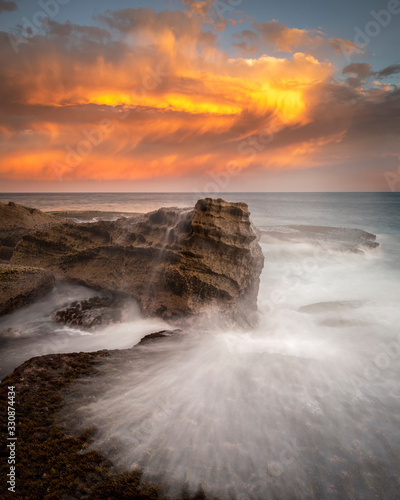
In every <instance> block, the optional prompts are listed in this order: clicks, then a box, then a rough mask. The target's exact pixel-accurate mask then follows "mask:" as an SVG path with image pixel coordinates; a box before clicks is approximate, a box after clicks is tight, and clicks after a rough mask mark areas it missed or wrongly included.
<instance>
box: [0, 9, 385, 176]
mask: <svg viewBox="0 0 400 500" xmlns="http://www.w3.org/2000/svg"><path fill="white" fill-rule="evenodd" d="M189 3H191V2H189ZM197 4H198V5H197ZM203 4H204V5H203ZM207 6H208V4H207V2H196V5H195V7H193V9H200V10H199V12H194V11H193V10H191V11H183V12H181V11H179V12H178V11H177V12H170V11H163V12H159V13H157V12H155V11H154V10H152V9H126V10H124V11H119V12H114V13H108V14H107V15H106V16H102V18H101V20H102V22H103V24H104V25H105V26H106V28H95V27H85V26H75V25H72V24H70V23H66V24H58V23H55V22H53V21H50V22H49V23H48V26H47V28H46V30H47V32H46V36H35V37H32V38H31V39H29V41H28V43H26V44H24V47H23V50H22V48H21V51H20V53H19V55H18V58H16V57H15V55H14V54H13V53H12V51H11V49H10V46H9V45H7V38H6V35H5V34H4V33H0V38H1V42H2V43H1V45H0V64H1V66H2V67H3V68H6V71H5V72H4V78H3V80H2V81H1V82H0V98H1V103H2V104H1V108H2V109H1V111H2V112H1V116H0V143H1V146H2V149H1V151H2V152H1V153H0V160H1V163H0V178H3V179H36V180H57V179H60V178H62V179H63V180H69V179H70V180H74V179H78V180H85V179H95V180H114V179H154V178H158V177H165V176H169V177H178V176H188V177H189V176H191V175H193V176H198V175H201V174H202V173H204V172H208V171H210V170H218V169H223V168H225V165H227V164H228V163H229V162H236V164H237V165H238V168H239V169H242V170H245V169H251V168H266V169H274V168H300V167H301V166H304V165H305V164H309V165H317V164H321V162H320V161H319V162H318V161H316V160H315V159H314V157H315V156H316V155H317V153H318V151H320V150H321V149H323V148H327V147H328V146H329V145H330V144H332V143H335V144H342V143H344V142H345V141H344V139H343V138H344V135H343V134H344V133H345V131H346V130H348V129H349V127H350V123H351V116H350V114H349V111H348V105H347V104H348V102H349V101H351V102H355V103H357V102H360V103H362V102H363V101H362V98H363V95H362V92H361V90H359V89H355V88H351V89H350V88H349V86H346V85H345V84H344V83H343V84H340V83H335V84H333V83H332V76H333V74H334V67H333V66H332V65H331V64H330V63H329V62H327V61H323V62H321V61H319V60H318V59H317V58H315V57H313V56H311V55H309V54H306V53H303V52H297V53H294V54H293V55H292V56H291V57H290V58H283V57H280V58H278V57H272V56H267V55H262V56H259V57H253V58H249V57H242V58H238V57H237V58H229V57H228V56H227V55H226V54H225V53H224V52H223V51H221V50H220V49H219V48H218V43H217V39H216V36H215V34H214V33H212V32H211V31H208V30H207V29H205V28H204V27H203V20H202V18H201V15H203V14H204V12H207ZM194 14H196V15H194ZM200 14H201V15H200ZM273 23H276V22H275V21H273ZM275 28H276V26H275V25H274V29H275ZM288 30H289V29H287V30H286V29H284V30H283V31H282V30H280V31H279V33H280V35H279V36H280V38H279V43H278V42H277V43H278V46H280V47H281V48H282V49H289V48H290V49H293V48H294V47H295V46H297V45H298V44H299V43H308V39H309V38H310V37H311V36H312V35H316V36H317V37H318V36H319V35H318V34H311V33H310V32H304V30H298V31H295V32H294V31H292V30H289V31H288ZM299 32H301V33H299ZM281 35H282V36H281ZM249 36H250V37H251V35H249ZM310 43H311V42H310ZM375 92H376V93H375V94H373V96H374V97H373V98H374V99H375V100H376V99H381V97H380V96H381V94H383V93H385V94H390V93H389V92H387V91H386V90H385V91H384V90H381V89H379V88H375ZM371 96H372V94H371ZM388 98H389V96H388ZM362 106H364V104H360V107H359V109H364V108H362ZM368 109H369V108H368ZM365 113H366V112H365Z"/></svg>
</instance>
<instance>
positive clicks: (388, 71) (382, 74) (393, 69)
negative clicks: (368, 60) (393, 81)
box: [375, 64, 400, 78]
mask: <svg viewBox="0 0 400 500" xmlns="http://www.w3.org/2000/svg"><path fill="white" fill-rule="evenodd" d="M398 73H400V64H392V65H391V66H388V67H387V68H384V69H381V70H380V71H378V72H377V73H375V75H376V76H377V78H386V77H387V76H392V75H397V74H398Z"/></svg>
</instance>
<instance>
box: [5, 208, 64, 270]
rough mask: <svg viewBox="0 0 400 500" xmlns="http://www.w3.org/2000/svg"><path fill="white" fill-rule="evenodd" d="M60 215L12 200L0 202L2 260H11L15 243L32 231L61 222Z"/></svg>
mask: <svg viewBox="0 0 400 500" xmlns="http://www.w3.org/2000/svg"><path fill="white" fill-rule="evenodd" d="M61 220H62V219H60V217H55V216H53V215H49V214H46V213H44V212H42V211H40V210H37V209H35V208H28V207H24V206H22V205H19V204H18V203H14V202H12V201H10V202H9V203H8V204H6V203H1V202H0V260H5V261H8V260H10V258H11V256H12V253H13V250H14V248H15V245H16V244H17V243H18V242H19V241H20V240H21V238H22V237H23V236H24V235H25V234H28V233H29V232H31V231H34V230H36V229H40V228H47V227H51V226H53V225H54V224H59V223H60V221H61Z"/></svg>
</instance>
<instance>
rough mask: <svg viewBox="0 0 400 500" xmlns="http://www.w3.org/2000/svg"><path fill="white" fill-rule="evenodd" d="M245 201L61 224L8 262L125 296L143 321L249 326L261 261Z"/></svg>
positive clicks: (23, 245) (27, 241)
mask: <svg viewBox="0 0 400 500" xmlns="http://www.w3.org/2000/svg"><path fill="white" fill-rule="evenodd" d="M258 239H259V234H258V231H257V230H256V229H255V227H254V226H253V224H252V223H251V221H250V214H249V210H248V207H247V205H246V204H245V203H228V202H226V201H224V200H221V199H218V200H214V199H211V198H206V199H204V200H200V201H198V202H197V204H196V206H195V207H194V208H193V209H177V208H162V209H160V210H157V211H155V212H151V213H148V214H144V215H142V216H140V217H137V218H135V219H119V220H117V221H100V222H97V223H92V224H73V223H70V224H62V225H57V226H54V227H52V228H50V229H47V230H39V231H35V232H33V233H30V234H28V235H26V236H25V237H24V238H23V240H22V241H21V242H20V243H19V244H18V246H17V247H16V249H15V251H14V254H13V257H12V263H13V264H22V263H24V264H28V265H32V266H37V267H43V268H46V269H48V270H51V271H52V272H53V273H54V274H55V275H56V276H57V277H59V278H61V279H66V280H70V281H74V282H79V283H83V284H85V285H87V286H90V287H94V288H99V289H100V288H101V289H107V290H113V291H123V292H126V293H129V294H130V295H131V296H132V297H134V298H135V299H136V300H137V301H138V302H139V304H140V305H141V308H142V310H143V311H144V313H145V314H147V315H158V316H161V317H164V318H174V317H175V318H176V317H182V316H185V315H193V314H195V315H203V314H207V315H210V314H212V313H224V315H225V316H227V317H232V318H234V319H235V320H237V321H240V322H242V323H246V322H249V321H251V317H252V313H254V311H256V309H257V294H258V286H259V277H260V274H261V270H262V267H263V261H264V259H263V255H262V251H261V247H260V245H259V243H258Z"/></svg>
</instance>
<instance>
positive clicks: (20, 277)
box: [0, 265, 54, 315]
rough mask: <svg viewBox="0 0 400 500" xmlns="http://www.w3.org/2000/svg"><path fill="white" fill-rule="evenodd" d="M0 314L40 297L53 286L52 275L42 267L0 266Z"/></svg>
mask: <svg viewBox="0 0 400 500" xmlns="http://www.w3.org/2000/svg"><path fill="white" fill-rule="evenodd" d="M0 283H1V288H0V315H2V314H7V313H10V312H13V311H15V310H16V309H19V308H20V307H23V306H26V305H29V304H30V303H31V302H34V301H35V300H38V299H40V298H42V297H43V296H44V295H46V294H47V293H49V292H50V291H51V290H52V289H53V287H54V277H53V275H52V274H51V273H49V272H47V271H45V270H43V269H35V268H31V267H22V266H18V267H14V266H7V265H5V266H0Z"/></svg>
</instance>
